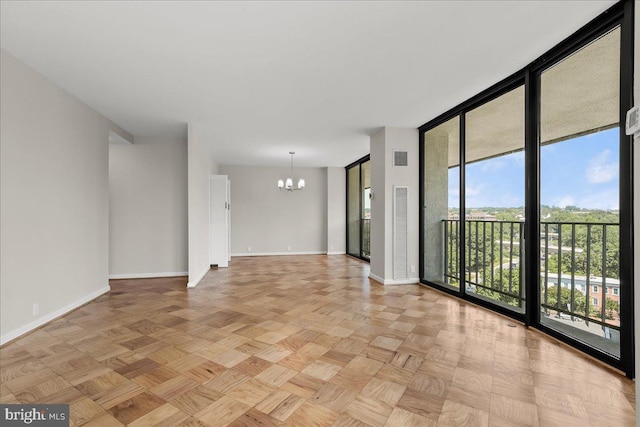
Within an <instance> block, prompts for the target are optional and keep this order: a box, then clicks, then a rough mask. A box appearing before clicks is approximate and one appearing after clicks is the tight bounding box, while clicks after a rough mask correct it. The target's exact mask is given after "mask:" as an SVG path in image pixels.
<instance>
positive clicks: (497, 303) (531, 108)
mask: <svg viewBox="0 0 640 427" xmlns="http://www.w3.org/2000/svg"><path fill="white" fill-rule="evenodd" d="M631 9H632V2H630V1H625V2H621V3H619V4H618V5H616V6H614V7H613V8H611V9H610V10H609V11H608V12H607V13H605V14H603V15H601V16H600V17H598V18H597V19H595V20H594V21H593V22H592V23H590V24H589V25H588V26H586V27H585V28H583V29H581V30H580V31H578V32H576V33H575V34H574V35H573V36H571V37H570V38H569V39H567V40H565V41H563V42H562V43H560V44H559V45H558V46H556V47H555V48H553V49H552V50H550V51H549V52H547V53H546V54H545V55H544V56H542V57H540V58H538V59H537V60H535V61H533V62H532V63H531V64H530V65H528V66H527V67H525V68H524V69H523V70H521V71H519V72H517V73H515V74H514V75H512V76H510V77H509V78H507V79H505V80H503V81H502V82H500V83H498V84H496V85H494V86H492V87H491V88H489V89H487V90H486V91H484V92H482V93H480V94H478V95H477V96H475V97H473V98H471V99H469V100H468V101H466V102H464V103H462V104H461V105H459V106H457V107H455V108H453V109H452V110H450V111H449V112H447V113H445V114H442V115H441V116H439V117H438V118H436V119H434V120H432V121H431V122H429V123H427V124H425V125H424V126H422V127H421V128H420V149H421V156H420V161H421V168H420V169H421V170H420V173H421V179H420V185H421V192H420V197H421V221H420V227H421V231H420V233H421V245H420V249H421V254H420V257H421V260H422V261H421V265H420V270H421V271H420V277H421V281H422V282H423V283H425V284H429V285H432V286H436V287H439V288H440V289H442V290H444V291H446V292H449V293H452V294H455V295H457V296H460V297H462V298H465V299H468V300H471V301H473V302H476V303H478V304H480V305H483V306H485V307H489V308H491V309H494V310H496V311H499V312H501V313H504V314H507V315H509V316H512V317H514V318H516V319H519V320H521V321H523V322H525V323H526V324H527V325H531V326H534V327H536V328H539V329H541V330H543V331H545V332H547V333H549V334H551V335H553V336H555V337H557V338H559V339H561V340H563V341H565V342H567V343H569V344H572V345H574V346H576V347H578V348H580V349H581V350H583V351H585V352H587V353H589V354H591V355H593V356H595V357H597V358H599V359H601V360H603V361H606V362H607V363H610V364H612V365H614V366H616V367H618V368H620V369H623V370H624V371H625V372H626V373H627V375H629V376H632V375H633V339H632V338H633V330H632V328H633V303H632V300H633V288H632V286H633V270H632V268H633V267H632V250H633V245H632V238H631V237H632V221H631V217H632V199H631V197H632V191H631V190H632V185H631V180H632V161H631V157H632V156H631V141H630V138H629V137H627V136H625V135H624V132H623V131H621V123H622V121H623V120H624V115H625V113H626V111H627V110H628V109H629V108H630V107H631V104H632V102H631V101H632V100H631V84H632V77H631V70H632V60H633V58H632V49H631V47H632V23H631V19H632V18H631V16H632V13H631Z"/></svg>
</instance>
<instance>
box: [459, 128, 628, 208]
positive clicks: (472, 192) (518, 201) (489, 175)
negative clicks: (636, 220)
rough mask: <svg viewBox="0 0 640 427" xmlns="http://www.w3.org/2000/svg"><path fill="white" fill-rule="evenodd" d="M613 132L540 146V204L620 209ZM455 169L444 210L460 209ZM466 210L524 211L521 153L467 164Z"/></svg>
mask: <svg viewBox="0 0 640 427" xmlns="http://www.w3.org/2000/svg"><path fill="white" fill-rule="evenodd" d="M618 132H619V130H618V128H613V129H609V130H606V131H602V132H597V133H593V134H590V135H586V136H581V137H578V138H574V139H570V140H567V141H562V142H558V143H555V144H550V145H546V146H543V147H542V148H541V150H540V201H541V203H542V204H543V205H549V206H557V207H560V208H565V207H566V206H578V207H580V208H585V209H618V208H619V197H618V194H619V172H618V171H619V164H620V162H619V157H620V147H619V139H618ZM458 174H459V169H458V168H457V167H456V168H451V169H449V207H459V201H458V195H459V182H460V180H459V176H458ZM466 181H467V183H466V188H465V192H466V207H467V208H482V207H520V206H524V152H522V151H520V152H517V153H513V154H508V155H505V156H500V157H496V158H493V159H489V160H483V161H480V162H476V163H472V164H469V165H467V168H466Z"/></svg>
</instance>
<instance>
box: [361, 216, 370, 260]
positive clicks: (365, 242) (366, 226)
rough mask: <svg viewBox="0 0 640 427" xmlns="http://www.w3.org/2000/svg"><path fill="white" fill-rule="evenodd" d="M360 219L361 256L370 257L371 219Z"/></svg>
mask: <svg viewBox="0 0 640 427" xmlns="http://www.w3.org/2000/svg"><path fill="white" fill-rule="evenodd" d="M361 221H362V256H363V257H365V258H369V257H371V220H370V219H368V218H367V219H364V218H363V219H361Z"/></svg>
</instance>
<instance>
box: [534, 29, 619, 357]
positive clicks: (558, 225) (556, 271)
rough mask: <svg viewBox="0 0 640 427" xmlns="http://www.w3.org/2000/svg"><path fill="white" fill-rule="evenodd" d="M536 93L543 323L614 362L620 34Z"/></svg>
mask: <svg viewBox="0 0 640 427" xmlns="http://www.w3.org/2000/svg"><path fill="white" fill-rule="evenodd" d="M539 84H540V109H539V112H540V132H539V143H540V230H541V247H540V260H541V267H542V268H541V269H540V284H541V286H540V310H541V312H542V313H543V316H542V317H541V323H542V324H543V325H545V326H547V327H549V328H552V329H554V330H556V331H558V332H560V333H563V334H566V335H568V336H571V337H573V338H575V339H576V340H579V341H581V342H583V343H585V344H587V345H590V346H593V347H595V348H597V349H598V350H600V351H602V352H605V353H607V354H609V355H611V356H613V357H616V358H619V357H620V244H619V241H620V138H619V135H620V129H619V120H620V99H619V98H620V28H619V27H616V28H614V29H612V30H611V31H609V32H607V33H606V34H604V35H602V36H600V37H598V38H597V39H595V40H593V41H592V42H590V43H588V44H586V45H585V46H583V47H581V48H580V49H579V50H577V51H575V52H572V53H571V54H569V55H567V56H566V57H563V58H561V59H560V60H559V61H558V62H556V63H554V64H553V65H552V66H550V67H549V68H546V69H545V70H544V71H542V72H541V73H540V75H539ZM614 292H615V293H617V295H616V294H615V293H614Z"/></svg>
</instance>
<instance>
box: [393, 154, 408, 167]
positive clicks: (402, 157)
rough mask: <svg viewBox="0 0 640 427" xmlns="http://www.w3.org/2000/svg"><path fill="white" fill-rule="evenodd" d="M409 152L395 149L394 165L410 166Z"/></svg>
mask: <svg viewBox="0 0 640 427" xmlns="http://www.w3.org/2000/svg"><path fill="white" fill-rule="evenodd" d="M408 165H409V153H407V152H406V151H396V150H393V166H408Z"/></svg>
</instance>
